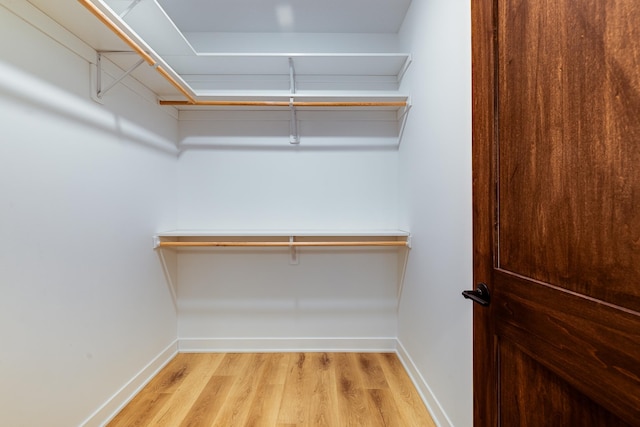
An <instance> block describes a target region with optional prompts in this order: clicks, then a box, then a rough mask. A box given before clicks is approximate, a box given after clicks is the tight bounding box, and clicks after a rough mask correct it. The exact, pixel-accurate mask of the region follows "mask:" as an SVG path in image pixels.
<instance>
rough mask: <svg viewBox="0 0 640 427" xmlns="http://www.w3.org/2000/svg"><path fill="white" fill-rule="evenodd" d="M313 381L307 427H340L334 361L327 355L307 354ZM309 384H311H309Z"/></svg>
mask: <svg viewBox="0 0 640 427" xmlns="http://www.w3.org/2000/svg"><path fill="white" fill-rule="evenodd" d="M309 358H310V359H311V366H312V367H313V369H314V371H315V373H314V374H313V375H314V377H315V381H314V382H313V387H312V389H311V390H310V393H311V403H310V406H309V425H311V426H317V427H324V426H327V427H330V426H338V425H340V423H339V419H338V413H337V412H336V411H335V408H337V407H338V393H337V387H336V372H335V369H334V360H333V357H332V356H331V354H329V353H309ZM310 384H311V382H310Z"/></svg>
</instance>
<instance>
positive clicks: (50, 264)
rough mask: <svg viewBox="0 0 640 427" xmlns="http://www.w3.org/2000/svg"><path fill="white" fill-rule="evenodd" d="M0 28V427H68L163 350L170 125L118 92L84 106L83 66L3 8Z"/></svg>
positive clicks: (171, 188)
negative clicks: (160, 244)
mask: <svg viewBox="0 0 640 427" xmlns="http://www.w3.org/2000/svg"><path fill="white" fill-rule="evenodd" d="M13 4H14V5H16V6H19V7H20V8H23V7H22V3H13ZM24 4H25V6H26V5H28V4H27V3H26V2H24ZM23 10H27V11H29V10H32V8H31V9H30V8H28V7H26V8H23ZM27 15H29V13H28V14H27ZM33 16H38V17H39V18H42V16H40V15H38V14H37V13H35V11H34V15H33ZM27 18H28V17H27ZM0 28H2V32H3V34H4V36H3V37H1V38H0V242H2V245H0V289H1V291H2V296H1V298H0V346H1V347H2V350H1V351H0V401H1V402H2V403H1V405H0V406H1V409H0V425H3V426H51V427H55V426H61V427H62V426H64V427H68V426H73V425H79V424H81V423H82V422H83V420H85V419H87V418H88V417H90V415H91V414H92V413H93V412H94V411H95V410H96V409H97V408H99V407H100V405H102V404H103V403H105V402H106V401H107V400H108V399H109V398H110V397H112V396H113V395H114V394H115V393H116V392H117V391H118V390H119V389H120V388H121V387H123V386H124V385H125V384H127V382H128V381H129V380H131V379H132V378H134V377H135V376H136V374H138V372H140V371H141V370H142V369H143V368H144V367H145V366H146V365H147V364H148V363H149V362H151V361H152V360H153V359H154V358H155V357H156V356H158V355H160V354H161V353H162V352H163V351H165V350H166V349H167V348H170V347H171V344H172V343H173V342H174V341H175V339H176V315H175V309H174V307H173V304H172V301H171V298H170V294H169V292H168V289H167V286H166V283H165V280H164V277H163V275H162V270H161V268H160V264H159V261H158V258H157V255H156V254H155V252H154V251H153V249H152V240H151V237H152V235H153V233H154V232H155V231H156V229H163V228H171V227H173V226H174V225H175V220H176V219H175V208H173V207H172V202H173V200H172V197H171V196H172V195H173V194H174V193H175V173H176V171H175V169H176V149H175V145H174V144H175V140H176V138H177V121H176V120H175V118H173V117H171V116H168V115H167V114H165V113H162V112H160V110H159V108H158V107H154V106H153V105H152V104H150V103H149V102H148V101H147V100H145V99H143V97H141V96H139V95H137V94H135V93H133V92H131V91H130V90H128V89H126V88H125V87H123V86H119V87H117V88H115V89H114V91H113V92H111V93H109V94H108V96H107V97H106V101H105V106H101V105H99V104H97V103H95V102H93V101H92V100H91V99H90V95H89V64H88V62H87V60H86V59H84V58H82V57H80V56H78V55H76V54H74V53H71V52H70V51H69V50H68V49H66V48H64V47H62V46H61V45H60V44H59V43H57V42H56V41H54V40H53V39H52V38H50V37H48V36H47V35H45V34H43V33H42V32H40V31H38V30H36V29H35V28H34V27H32V26H30V25H29V24H27V23H26V22H25V21H23V20H21V19H20V18H18V17H16V16H15V15H13V14H12V13H11V12H9V11H8V10H7V9H5V8H4V7H3V6H0ZM67 36H68V34H67ZM85 47H86V46H85ZM116 111H117V113H116ZM165 353H166V352H165ZM125 391H126V390H125ZM111 409H113V408H111ZM103 415H104V414H103ZM95 422H96V420H93V421H92V423H91V424H95Z"/></svg>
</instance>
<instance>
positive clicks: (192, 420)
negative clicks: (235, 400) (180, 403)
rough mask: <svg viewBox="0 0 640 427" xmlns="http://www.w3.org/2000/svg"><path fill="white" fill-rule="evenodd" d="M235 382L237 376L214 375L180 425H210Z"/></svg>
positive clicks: (200, 426)
mask: <svg viewBox="0 0 640 427" xmlns="http://www.w3.org/2000/svg"><path fill="white" fill-rule="evenodd" d="M234 382H235V377H231V376H226V377H222V376H217V375H212V376H211V378H210V379H209V382H208V383H207V385H205V387H204V388H203V389H202V392H201V393H200V396H198V400H196V402H195V403H194V404H193V406H191V408H190V409H189V412H188V413H187V416H186V417H185V419H184V420H183V421H182V423H181V424H180V427H209V426H211V425H212V424H213V422H214V420H215V419H216V417H217V416H218V413H219V412H220V408H222V405H223V403H224V402H225V401H226V399H227V397H228V396H229V392H230V391H231V387H233V384H234Z"/></svg>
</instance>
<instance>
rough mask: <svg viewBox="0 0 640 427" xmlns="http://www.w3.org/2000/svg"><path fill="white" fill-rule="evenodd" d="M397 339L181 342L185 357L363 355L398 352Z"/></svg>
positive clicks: (190, 340)
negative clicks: (215, 355) (198, 355)
mask: <svg viewBox="0 0 640 427" xmlns="http://www.w3.org/2000/svg"><path fill="white" fill-rule="evenodd" d="M396 343H397V340H396V338H181V339H178V351H180V352H181V353H218V352H220V353H222V352H246V353H249V352H281V351H282V352H297V351H308V352H314V351H326V352H335V351H359V352H395V351H396Z"/></svg>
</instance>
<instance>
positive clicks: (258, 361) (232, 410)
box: [213, 354, 268, 427]
mask: <svg viewBox="0 0 640 427" xmlns="http://www.w3.org/2000/svg"><path fill="white" fill-rule="evenodd" d="M243 357H244V358H247V359H248V361H247V364H246V366H245V369H244V370H243V371H242V372H239V373H238V375H237V376H236V381H235V384H234V385H233V387H232V388H231V391H230V392H229V395H228V396H227V399H226V401H225V402H224V405H222V408H221V409H220V413H219V414H218V416H217V417H216V419H215V421H214V422H213V426H218V427H236V426H237V427H243V426H244V425H245V420H246V419H247V418H249V414H250V412H251V409H252V403H253V397H254V396H255V392H256V384H257V382H258V381H259V379H260V378H262V374H263V372H264V367H265V362H266V360H267V357H268V356H267V355H265V354H248V355H244V356H243Z"/></svg>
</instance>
